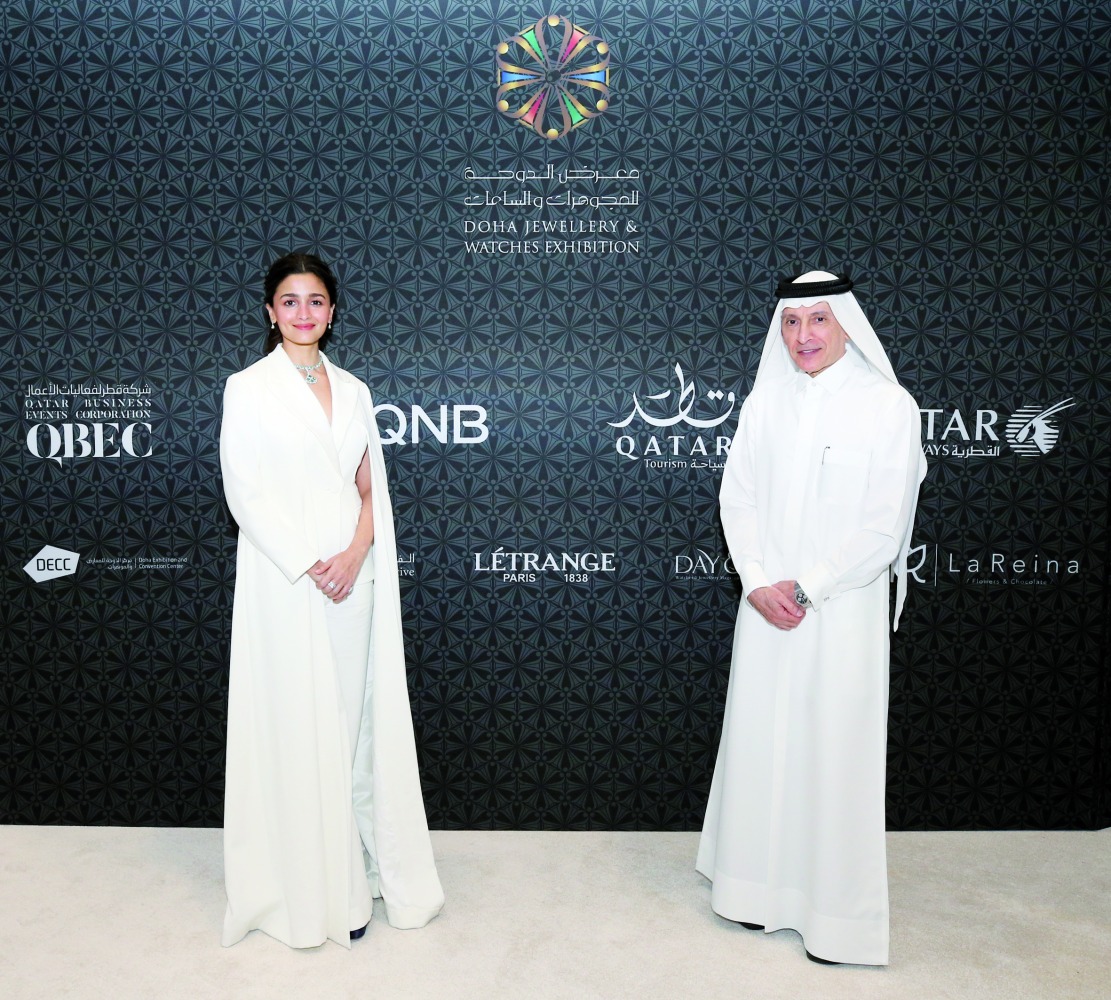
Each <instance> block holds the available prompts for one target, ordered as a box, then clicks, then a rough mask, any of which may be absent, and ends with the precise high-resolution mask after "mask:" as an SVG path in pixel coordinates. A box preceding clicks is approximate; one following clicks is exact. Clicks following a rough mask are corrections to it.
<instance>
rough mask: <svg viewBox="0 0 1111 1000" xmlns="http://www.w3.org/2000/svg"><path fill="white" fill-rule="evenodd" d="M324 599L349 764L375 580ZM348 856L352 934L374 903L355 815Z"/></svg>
mask: <svg viewBox="0 0 1111 1000" xmlns="http://www.w3.org/2000/svg"><path fill="white" fill-rule="evenodd" d="M323 599H324V601H325V609H324V617H325V619H326V621H327V623H328V639H329V641H330V642H331V644H332V659H333V661H334V662H335V666H336V689H337V692H338V694H339V700H340V704H341V706H342V708H343V716H344V719H345V720H346V722H347V744H348V749H349V752H350V756H351V762H354V759H355V747H356V744H357V743H358V739H359V726H360V724H361V722H362V718H363V699H364V697H365V695H366V686H367V681H368V678H369V677H370V673H371V667H370V626H371V622H372V621H373V618H374V580H373V579H371V580H367V581H366V582H364V583H357V584H355V587H354V589H353V590H352V591H351V593H350V595H348V596H347V597H346V598H345V599H344V600H342V601H340V602H339V604H336V603H335V602H334V601H330V600H328V599H327V598H323ZM349 856H350V864H349V871H350V875H349V879H350V892H349V894H348V899H349V901H350V903H349V921H350V924H351V930H357V929H358V928H360V927H365V926H366V925H367V923H368V922H369V921H370V915H371V911H372V910H373V907H374V901H373V899H372V897H371V892H370V884H369V883H368V882H367V874H366V868H365V866H364V862H363V842H362V839H361V838H360V836H359V830H358V827H357V825H356V822H355V816H354V812H352V817H351V850H350V852H349Z"/></svg>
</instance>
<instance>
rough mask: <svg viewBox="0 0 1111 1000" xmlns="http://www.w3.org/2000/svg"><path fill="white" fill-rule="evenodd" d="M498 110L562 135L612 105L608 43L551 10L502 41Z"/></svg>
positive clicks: (541, 131)
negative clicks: (526, 27) (610, 99)
mask: <svg viewBox="0 0 1111 1000" xmlns="http://www.w3.org/2000/svg"><path fill="white" fill-rule="evenodd" d="M495 51H496V52H497V58H496V62H497V66H496V74H497V76H496V79H497V83H498V92H497V96H496V98H495V100H496V102H497V108H498V111H500V112H501V113H502V114H503V115H505V116H506V117H507V118H510V119H512V120H513V121H515V122H518V123H519V124H521V125H524V126H525V127H526V128H530V129H532V130H533V131H534V132H535V133H536V134H537V135H538V136H541V137H542V138H544V139H561V138H563V136H565V135H567V133H568V132H570V131H571V129H573V128H578V127H579V126H580V125H582V124H583V123H584V122H586V121H588V120H589V119H591V118H594V117H596V116H597V115H600V114H601V113H602V112H603V111H605V110H606V108H608V107H609V104H610V102H609V97H610V88H609V79H610V70H609V65H610V57H609V46H608V45H607V44H606V43H605V42H604V41H602V39H601V38H599V37H598V36H597V35H591V34H588V33H587V32H586V31H585V30H584V29H582V28H580V27H579V26H578V25H576V24H572V23H571V22H570V21H569V20H568V19H567V18H566V17H561V16H559V15H556V14H552V15H550V16H548V17H542V18H540V20H539V21H537V22H536V24H534V25H533V26H532V27H531V28H528V29H526V30H524V31H522V32H520V33H518V34H516V35H513V36H512V37H511V38H508V39H506V40H505V41H504V42H502V43H501V44H499V45H498V47H497V49H496V50H495Z"/></svg>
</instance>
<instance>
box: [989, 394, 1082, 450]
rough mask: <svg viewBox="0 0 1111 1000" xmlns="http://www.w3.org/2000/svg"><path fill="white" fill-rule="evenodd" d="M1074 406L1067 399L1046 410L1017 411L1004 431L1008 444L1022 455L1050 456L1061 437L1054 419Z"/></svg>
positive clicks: (1034, 407) (1026, 409) (1032, 408)
mask: <svg viewBox="0 0 1111 1000" xmlns="http://www.w3.org/2000/svg"><path fill="white" fill-rule="evenodd" d="M1072 405H1073V401H1072V399H1065V400H1062V401H1061V402H1060V403H1054V404H1053V405H1052V406H1047V407H1046V408H1045V409H1044V410H1043V409H1039V408H1038V407H1036V406H1024V407H1022V409H1020V410H1015V412H1014V413H1012V414H1011V419H1010V420H1008V421H1007V428H1006V430H1005V431H1004V433H1005V434H1006V435H1007V442H1008V443H1009V444H1010V446H1011V447H1012V448H1013V449H1014V450H1015V451H1017V452H1018V453H1019V454H1020V455H1048V454H1049V452H1051V451H1052V450H1053V446H1054V445H1055V444H1057V438H1059V437H1060V436H1061V432H1060V430H1058V428H1057V426H1056V424H1054V422H1053V420H1052V418H1053V417H1054V416H1056V415H1057V414H1058V413H1060V412H1061V411H1062V410H1067V409H1068V408H1069V407H1070V406H1072Z"/></svg>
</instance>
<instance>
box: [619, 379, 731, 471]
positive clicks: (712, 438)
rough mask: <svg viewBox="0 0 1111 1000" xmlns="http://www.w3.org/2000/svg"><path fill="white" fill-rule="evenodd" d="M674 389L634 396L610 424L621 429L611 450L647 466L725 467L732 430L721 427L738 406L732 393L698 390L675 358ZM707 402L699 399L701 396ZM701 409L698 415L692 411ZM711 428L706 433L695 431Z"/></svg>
mask: <svg viewBox="0 0 1111 1000" xmlns="http://www.w3.org/2000/svg"><path fill="white" fill-rule="evenodd" d="M672 371H673V372H674V374H675V381H676V383H677V388H675V389H662V390H661V391H659V392H653V393H650V394H649V395H647V396H645V397H644V399H643V400H642V399H641V398H640V396H638V395H637V393H635V392H634V393H633V394H632V408H631V409H630V410H629V413H628V414H627V415H626V416H625V417H623V418H622V419H620V420H610V421H608V424H609V426H610V427H615V428H616V429H617V430H619V431H622V433H621V434H619V435H618V436H617V437H616V438H615V439H614V449H615V450H616V451H617V453H618V454H619V455H621V456H622V457H623V458H626V459H629V460H632V461H643V462H644V463H645V464H646V465H647V466H648V467H649V468H651V469H680V468H690V469H707V468H708V469H715V470H720V469H722V468H723V467H724V465H725V459H726V457H727V456H728V455H729V444H730V442H731V441H732V434H731V432H729V431H727V430H726V429H725V427H724V425H725V423H726V422H727V421H728V420H729V418H730V417H732V416H733V413H734V409H735V407H736V406H737V395H736V393H734V392H723V391H722V390H721V389H718V388H714V389H710V390H708V391H707V392H705V393H699V392H698V390H697V388H696V387H695V382H694V380H693V379H691V381H689V382H688V381H687V377H686V374H685V373H684V372H683V366H682V365H680V364H679V363H678V362H676V363H675V367H674V368H673V369H672ZM703 399H704V400H705V401H706V402H703V403H701V404H700V403H699V401H700V400H703ZM696 410H698V411H699V412H704V413H705V415H704V416H696V415H695V411H696ZM699 432H710V433H699Z"/></svg>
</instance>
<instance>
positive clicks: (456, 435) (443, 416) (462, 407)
mask: <svg viewBox="0 0 1111 1000" xmlns="http://www.w3.org/2000/svg"><path fill="white" fill-rule="evenodd" d="M383 413H388V414H390V415H391V416H392V417H393V420H394V425H393V426H392V427H389V426H386V427H383V426H382V422H381V420H380V421H379V424H378V430H379V433H380V434H381V435H382V444H409V443H410V442H412V443H413V444H420V441H421V436H422V434H423V435H424V436H428V435H431V436H432V437H434V438H435V439H436V440H437V441H439V442H440V444H447V443H448V441H450V442H451V443H452V444H482V442H483V441H485V440H486V439H487V438H488V437H489V436H490V428H489V426H488V425H487V423H486V420H487V417H488V416H489V415H488V414H487V412H486V407H485V406H477V405H468V404H464V403H456V404H455V405H454V406H451V407H449V406H448V404H447V403H441V404H440V412H439V414H438V415H437V416H436V418H435V419H433V417H432V416H431V415H430V414H429V413H428V411H427V410H426V409H425V408H424V407H423V406H418V405H417V404H415V403H414V404H413V405H412V406H411V407H410V408H409V412H408V413H406V412H405V411H404V410H403V409H402V408H401V407H400V406H394V405H393V404H392V403H382V404H381V405H380V406H376V407H374V415H375V416H376V417H380V416H381V414H383Z"/></svg>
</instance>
